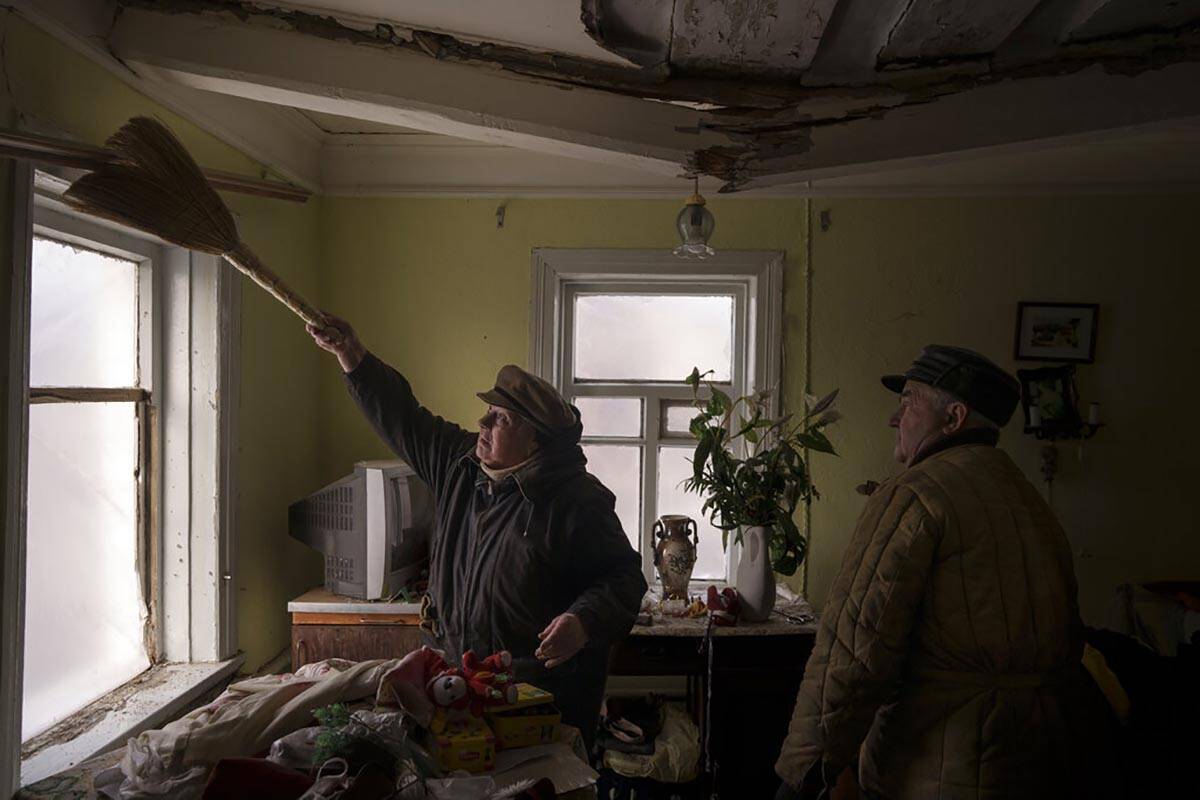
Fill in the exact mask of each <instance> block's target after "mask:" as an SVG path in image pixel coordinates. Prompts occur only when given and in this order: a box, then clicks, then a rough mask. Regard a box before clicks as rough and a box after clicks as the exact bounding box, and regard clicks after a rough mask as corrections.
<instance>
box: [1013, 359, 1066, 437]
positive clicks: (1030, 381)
mask: <svg viewBox="0 0 1200 800" xmlns="http://www.w3.org/2000/svg"><path fill="white" fill-rule="evenodd" d="M1017 379H1018V380H1019V381H1020V382H1021V408H1022V410H1023V411H1024V412H1025V433H1033V432H1034V431H1035V430H1037V429H1038V428H1041V429H1042V430H1044V431H1055V430H1059V429H1062V430H1075V429H1077V428H1078V427H1079V423H1080V419H1079V409H1078V402H1079V393H1078V391H1077V390H1076V388H1075V365H1074V364H1060V365H1058V366H1056V367H1039V368H1038V369H1019V370H1017Z"/></svg>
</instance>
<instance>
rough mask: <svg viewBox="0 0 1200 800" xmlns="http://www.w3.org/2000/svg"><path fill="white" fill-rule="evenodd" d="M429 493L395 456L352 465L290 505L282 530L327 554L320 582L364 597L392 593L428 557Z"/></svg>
mask: <svg viewBox="0 0 1200 800" xmlns="http://www.w3.org/2000/svg"><path fill="white" fill-rule="evenodd" d="M432 529H433V496H432V494H431V493H430V491H429V489H428V487H426V486H425V484H424V483H423V482H422V481H421V480H420V478H418V477H417V475H416V473H415V472H413V470H412V468H411V467H409V466H408V465H407V464H406V463H404V462H403V461H400V460H391V461H360V462H358V463H357V464H355V465H354V472H353V473H352V474H350V475H347V476H346V477H344V478H342V479H341V480H338V481H335V482H333V483H331V484H329V485H328V486H326V487H324V488H323V489H321V490H319V491H317V492H314V493H313V494H311V495H309V496H308V497H306V498H304V499H303V500H300V501H298V502H295V503H293V504H292V505H291V507H290V508H289V509H288V533H289V534H290V535H291V536H292V538H294V539H297V540H299V541H301V542H304V543H305V544H307V545H310V546H311V547H314V548H316V549H317V550H318V551H320V552H321V553H323V554H324V555H325V587H326V588H327V589H328V590H329V591H331V592H333V593H334V594H340V595H345V596H348V597H356V598H361V599H364V600H379V599H387V598H390V597H393V596H394V595H396V594H397V593H398V592H399V591H400V590H401V589H403V588H404V587H405V586H406V585H408V584H409V583H411V582H412V581H413V580H414V579H415V578H416V577H417V575H418V574H419V573H420V571H421V569H422V567H424V566H425V565H426V564H427V562H428V558H429V537H430V534H431V533H432Z"/></svg>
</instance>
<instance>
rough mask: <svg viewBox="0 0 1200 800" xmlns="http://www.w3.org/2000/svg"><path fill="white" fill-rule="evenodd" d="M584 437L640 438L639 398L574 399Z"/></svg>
mask: <svg viewBox="0 0 1200 800" xmlns="http://www.w3.org/2000/svg"><path fill="white" fill-rule="evenodd" d="M575 406H576V407H577V408H578V409H579V413H580V415H582V417H583V435H584V436H641V435H642V400H641V398H639V397H576V398H575Z"/></svg>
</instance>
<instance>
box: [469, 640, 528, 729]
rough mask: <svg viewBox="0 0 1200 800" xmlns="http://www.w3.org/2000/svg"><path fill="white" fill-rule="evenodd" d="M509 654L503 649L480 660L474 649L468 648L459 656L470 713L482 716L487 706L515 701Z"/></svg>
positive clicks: (515, 688)
mask: <svg viewBox="0 0 1200 800" xmlns="http://www.w3.org/2000/svg"><path fill="white" fill-rule="evenodd" d="M511 667H512V654H511V653H509V652H508V651H507V650H501V651H500V652H498V653H492V654H491V655H490V656H488V657H487V658H485V659H483V660H480V659H479V657H478V656H477V655H475V651H473V650H468V651H467V652H465V653H463V657H462V674H463V676H464V677H465V678H466V680H467V688H468V694H470V695H471V702H470V706H471V713H473V714H474V715H475V716H482V714H483V710H484V708H485V707H487V706H495V705H505V704H509V703H515V702H516V701H517V687H516V686H515V685H514V683H513V676H512V673H511V672H510V671H509V670H510V668H511Z"/></svg>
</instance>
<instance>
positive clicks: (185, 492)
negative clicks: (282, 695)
mask: <svg viewBox="0 0 1200 800" xmlns="http://www.w3.org/2000/svg"><path fill="white" fill-rule="evenodd" d="M80 174H82V173H81V172H79V171H78V170H70V169H62V168H54V169H53V170H52V171H47V172H43V171H35V170H34V169H33V168H32V166H31V165H30V164H29V163H28V162H21V161H18V162H15V163H14V165H13V168H12V188H13V193H12V196H13V216H12V218H11V222H12V228H11V233H12V245H13V262H12V265H11V270H12V294H11V314H10V320H11V321H10V336H9V353H8V359H9V386H8V409H7V410H8V416H7V430H8V440H9V441H8V460H7V462H6V463H7V470H8V476H7V477H8V480H7V482H6V483H7V485H6V487H5V492H6V494H5V532H4V542H3V546H4V560H3V564H2V568H3V571H2V573H0V578H2V580H3V585H2V587H0V589H2V594H3V600H4V606H3V608H2V609H0V615H2V617H3V623H4V625H3V628H2V630H0V640H2V641H0V719H2V720H3V727H2V730H3V733H4V735H3V736H0V739H3V740H4V741H5V742H6V743H7V745H6V746H5V747H3V748H0V789H2V790H11V791H15V790H16V788H17V787H18V786H19V785H22V784H27V783H29V782H31V781H34V780H38V779H40V778H41V777H44V776H46V775H50V774H53V773H54V772H57V771H58V770H60V769H62V768H64V767H66V766H68V765H69V764H71V763H78V762H79V761H81V760H83V759H85V758H88V757H90V756H92V755H94V754H95V753H98V752H103V751H104V750H105V749H107V748H108V747H110V746H111V745H112V743H113V742H120V741H125V740H126V739H127V738H128V737H130V736H136V735H137V733H138V732H139V731H141V730H145V729H147V728H148V727H153V725H154V724H161V723H162V722H163V721H165V720H166V719H169V718H170V715H172V714H174V713H178V711H179V710H182V708H184V707H185V705H186V703H188V702H190V701H191V700H193V699H194V698H195V697H197V696H198V695H199V693H201V692H203V691H207V690H208V689H210V688H212V687H214V686H215V685H217V683H218V682H219V681H221V680H224V679H227V678H228V677H229V676H230V675H232V674H233V672H234V671H236V669H237V668H238V667H240V666H241V664H242V662H243V660H244V657H243V656H241V655H238V654H237V653H236V650H237V628H236V619H237V609H236V582H235V580H234V578H235V574H234V565H235V559H236V551H235V542H236V530H235V521H236V516H235V514H236V497H237V493H236V487H237V469H236V467H237V463H236V448H235V443H236V440H237V415H238V408H239V392H240V363H239V362H240V359H239V351H240V317H241V310H240V306H241V285H240V282H239V281H238V280H237V277H236V276H235V275H233V274H232V271H231V270H230V269H229V268H228V267H227V266H226V265H224V264H222V263H221V259H220V258H219V257H217V256H213V255H209V254H204V253H197V252H190V251H187V250H185V249H183V248H180V247H178V246H175V245H172V244H170V243H168V242H164V241H162V240H161V239H158V238H157V237H154V236H151V235H148V234H145V233H143V232H141V231H137V230H133V229H130V228H127V227H125V226H122V225H119V224H117V223H114V222H111V221H108V220H103V219H99V218H96V217H91V216H87V215H84V214H81V213H80V212H77V211H75V210H74V209H72V208H71V207H70V206H69V205H67V204H66V203H65V202H64V201H63V200H62V194H63V192H64V191H65V190H66V188H67V187H68V186H69V181H70V180H71V179H74V178H76V177H78V176H79V175H80ZM35 235H37V236H45V237H47V238H52V239H57V240H59V241H64V242H67V243H69V244H76V245H82V246H86V247H88V248H89V249H92V250H99V251H101V252H111V253H112V254H114V255H119V256H121V257H125V258H128V257H130V256H131V255H133V256H136V257H135V259H134V260H141V259H142V258H146V257H150V258H157V259H159V261H158V263H156V264H155V266H154V267H152V268H151V269H146V270H143V269H139V315H141V314H142V313H143V312H148V313H150V314H151V319H150V320H149V324H150V329H151V331H152V333H151V335H150V336H149V337H146V336H139V355H138V364H139V370H138V371H139V379H140V382H141V383H142V384H143V387H142V388H145V389H147V391H148V396H147V398H146V407H147V409H148V411H149V413H148V414H147V415H146V419H145V427H144V430H145V432H146V433H145V438H144V441H143V445H144V451H143V452H142V454H141V457H142V458H145V459H146V460H147V461H148V462H149V463H153V464H154V465H155V466H156V467H158V468H157V469H154V470H148V471H147V473H146V479H147V481H149V482H150V485H149V488H148V491H147V492H146V499H145V504H146V514H145V517H144V518H145V521H146V525H147V527H148V528H149V533H148V537H147V539H146V543H147V544H146V551H145V555H146V557H147V561H148V562H149V568H148V569H146V570H145V571H144V572H143V574H142V578H143V593H144V594H146V595H147V596H148V597H149V598H151V599H153V600H154V601H155V602H153V603H148V604H147V608H148V610H150V612H151V614H152V615H153V614H154V613H155V611H154V608H155V607H157V620H155V621H154V622H155V623H156V629H155V634H156V635H155V636H154V642H153V644H154V650H155V652H154V654H153V655H152V663H154V666H152V667H151V670H152V671H153V672H155V674H156V676H157V677H156V679H155V680H153V681H149V682H148V683H149V684H150V685H149V686H147V687H146V688H145V689H144V690H142V689H139V690H138V694H137V695H135V698H134V699H137V698H141V699H137V702H133V703H130V710H129V711H125V712H123V711H121V710H120V709H119V708H118V709H116V710H113V711H110V712H108V713H107V715H106V716H103V717H102V718H101V719H99V720H98V721H97V722H95V724H93V725H91V727H89V728H88V729H87V730H84V731H83V732H82V733H81V734H80V735H79V736H77V737H75V738H74V739H67V738H56V739H55V742H54V743H53V744H52V745H48V746H46V747H45V748H44V749H43V750H41V751H39V752H38V753H36V754H35V755H33V756H31V757H29V758H27V759H25V760H22V758H21V748H22V742H21V699H22V693H23V687H24V680H23V674H22V673H23V661H24V637H25V625H24V618H25V586H24V580H25V579H24V576H25V570H26V565H25V561H26V553H25V536H26V529H25V525H26V493H27V478H26V469H27V457H28V421H29V415H28V409H29V404H30V402H31V400H32V401H34V402H38V401H45V399H46V398H45V396H44V395H45V394H47V393H49V394H53V393H54V390H50V391H49V392H46V391H39V392H32V393H31V391H30V388H29V325H30V274H31V268H32V240H33V237H34V236H35ZM73 238H74V240H72V239H73ZM147 254H149V255H147ZM143 276H145V280H146V281H147V283H148V291H149V292H150V298H151V303H150V305H149V308H147V307H146V306H145V305H143V303H142V302H141V300H142V295H143V293H144V292H145V291H147V287H145V286H143V283H142V279H143ZM83 391H84V394H85V395H89V396H91V397H93V398H96V399H98V398H99V397H100V396H102V395H103V394H104V393H105V392H111V391H112V390H102V389H85V390H83ZM119 391H120V390H119ZM65 394H67V395H72V396H79V395H78V394H77V393H75V392H71V391H68V392H65ZM33 395H42V396H41V397H34V396H33ZM166 552H170V553H172V564H171V565H170V567H169V568H168V567H167V566H166V565H165V564H164V563H163V562H164V561H165V559H164V558H163V557H162V555H161V554H162V553H166ZM177 556H178V558H177ZM148 649H149V648H148ZM147 674H149V673H147ZM155 684H157V685H155ZM118 691H123V690H122V689H118ZM98 702H99V701H98ZM90 708H93V706H89V709H90ZM85 710H86V709H85ZM73 719H75V717H68V718H67V720H65V721H64V723H60V725H65V724H67V723H70V722H71V721H72V720H73ZM58 727H59V726H55V727H53V728H51V732H55V731H57V729H58ZM48 733H49V732H48ZM35 738H37V737H35ZM11 791H10V792H9V793H11Z"/></svg>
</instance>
